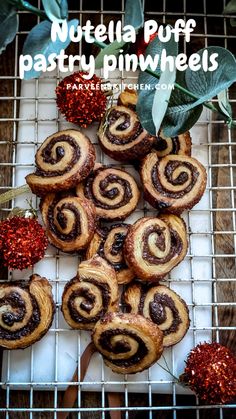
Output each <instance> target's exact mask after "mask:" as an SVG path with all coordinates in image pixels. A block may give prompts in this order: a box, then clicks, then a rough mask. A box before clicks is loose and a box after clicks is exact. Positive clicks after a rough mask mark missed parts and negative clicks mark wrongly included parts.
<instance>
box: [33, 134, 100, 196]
mask: <svg viewBox="0 0 236 419" xmlns="http://www.w3.org/2000/svg"><path fill="white" fill-rule="evenodd" d="M95 158H96V156H95V149H94V146H93V145H92V143H91V142H90V140H89V138H88V137H86V136H85V135H84V134H82V133H81V132H79V131H76V130H65V131H59V132H56V133H55V134H53V135H51V136H50V137H48V138H47V139H46V140H45V141H44V142H43V144H42V145H41V146H40V147H39V149H38V151H37V153H36V156H35V164H36V171H35V173H31V174H29V175H27V176H26V182H27V183H28V185H29V186H30V188H31V190H32V192H33V193H34V194H36V195H38V196H43V195H45V194H47V193H48V192H58V191H61V190H67V189H70V188H73V187H75V186H76V184H77V183H78V182H80V181H81V180H83V179H85V178H86V177H87V176H88V174H89V173H90V172H91V170H92V169H93V166H94V163H95Z"/></svg>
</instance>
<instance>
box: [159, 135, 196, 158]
mask: <svg viewBox="0 0 236 419" xmlns="http://www.w3.org/2000/svg"><path fill="white" fill-rule="evenodd" d="M191 145H192V143H191V137H190V133H189V132H185V133H184V134H180V135H177V136H176V137H165V136H164V135H163V133H162V132H161V133H160V134H159V135H158V136H157V137H156V139H155V141H154V143H153V148H154V150H155V151H156V154H157V155H158V157H165V156H167V155H168V154H180V155H182V156H191Z"/></svg>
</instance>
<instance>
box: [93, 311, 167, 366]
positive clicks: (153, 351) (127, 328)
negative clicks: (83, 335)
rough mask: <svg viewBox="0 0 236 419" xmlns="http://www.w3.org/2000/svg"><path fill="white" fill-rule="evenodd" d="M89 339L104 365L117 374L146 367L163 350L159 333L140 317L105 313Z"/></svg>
mask: <svg viewBox="0 0 236 419" xmlns="http://www.w3.org/2000/svg"><path fill="white" fill-rule="evenodd" d="M92 339H93V343H94V345H95V346H96V348H97V350H98V351H99V352H100V353H101V354H102V355H103V357H104V361H105V364H106V365H107V366H108V367H110V368H111V369H112V371H114V372H117V373H119V374H135V373H136V372H141V371H143V370H145V369H146V368H149V367H150V366H151V365H153V364H154V363H155V362H156V361H157V360H158V359H159V358H160V356H161V354H162V351H163V333H162V331H161V330H160V329H159V327H158V326H156V325H155V324H154V323H153V322H151V321H150V320H148V319H145V317H143V316H140V315H139V314H123V313H107V314H106V315H105V316H104V317H103V318H102V319H101V320H99V321H98V322H97V323H96V325H95V327H94V330H93V334H92Z"/></svg>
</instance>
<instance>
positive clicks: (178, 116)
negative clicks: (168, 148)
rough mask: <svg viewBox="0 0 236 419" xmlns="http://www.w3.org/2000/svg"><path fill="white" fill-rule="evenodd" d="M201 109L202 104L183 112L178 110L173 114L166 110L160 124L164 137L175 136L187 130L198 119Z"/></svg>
mask: <svg viewBox="0 0 236 419" xmlns="http://www.w3.org/2000/svg"><path fill="white" fill-rule="evenodd" d="M202 110H203V106H202V105H198V106H196V107H195V108H193V109H189V110H185V111H184V112H181V111H179V112H175V113H173V114H168V112H166V114H165V117H164V119H163V121H162V125H161V127H162V131H163V133H164V135H165V136H166V137H176V136H177V135H180V134H183V133H184V132H186V131H188V130H189V129H190V128H192V127H193V125H194V124H195V123H196V122H197V121H198V119H199V118H200V115H201V113H202Z"/></svg>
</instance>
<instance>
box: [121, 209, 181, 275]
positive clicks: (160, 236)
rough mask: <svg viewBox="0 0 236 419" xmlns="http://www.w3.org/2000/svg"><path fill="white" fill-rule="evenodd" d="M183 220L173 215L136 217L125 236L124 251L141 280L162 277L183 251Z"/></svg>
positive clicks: (176, 262) (177, 261)
mask: <svg viewBox="0 0 236 419" xmlns="http://www.w3.org/2000/svg"><path fill="white" fill-rule="evenodd" d="M187 246H188V243H187V234H186V229H185V224H184V221H183V220H182V219H181V218H180V217H177V216H175V215H162V216H160V217H158V218H153V217H146V218H141V219H140V220H138V221H136V223H134V225H133V226H131V227H130V230H129V232H128V234H127V236H126V239H125V244H124V255H125V259H126V262H127V263H128V265H129V266H132V269H133V271H134V272H135V273H136V275H137V276H138V277H139V278H140V279H143V280H144V281H156V280H158V279H160V278H164V277H165V275H166V274H167V273H168V272H170V271H171V269H172V268H173V267H174V266H176V265H177V264H178V263H180V262H181V260H183V258H184V257H185V255H186V252H187Z"/></svg>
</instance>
